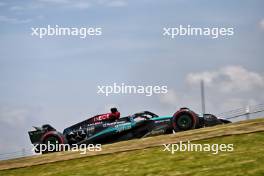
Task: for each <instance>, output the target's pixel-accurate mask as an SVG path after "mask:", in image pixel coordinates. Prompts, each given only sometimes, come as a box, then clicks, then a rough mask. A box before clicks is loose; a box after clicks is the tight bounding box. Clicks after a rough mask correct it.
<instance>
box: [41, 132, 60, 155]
mask: <svg viewBox="0 0 264 176" xmlns="http://www.w3.org/2000/svg"><path fill="white" fill-rule="evenodd" d="M63 143H64V139H63V136H62V134H60V133H52V134H48V135H46V136H44V138H43V142H42V144H44V147H43V148H42V149H41V150H42V153H43V154H45V153H51V152H59V151H60V144H63Z"/></svg>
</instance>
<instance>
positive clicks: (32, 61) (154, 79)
mask: <svg viewBox="0 0 264 176" xmlns="http://www.w3.org/2000/svg"><path fill="white" fill-rule="evenodd" d="M263 8H264V2H263V1H262V0H251V1H248V0H234V1H228V0H222V1H211V0H190V1H183V0H175V1H170V0H163V1H153V0H133V1H132V0H34V1H33V0H24V1H19V0H13V1H8V0H0V153H5V152H12V151H16V150H20V149H21V148H30V141H29V137H28V135H27V131H29V130H30V129H32V128H31V127H32V126H41V125H42V124H46V123H49V124H51V125H52V126H54V127H55V128H56V129H58V130H59V131H63V129H64V128H66V127H68V126H70V125H72V124H74V123H77V122H79V121H81V120H84V119H86V118H88V117H91V116H94V115H96V114H101V113H104V112H108V111H109V108H110V107H112V106H116V107H118V109H119V111H120V112H121V114H122V116H126V115H129V114H133V113H135V112H138V111H142V110H150V111H153V112H155V113H156V114H159V115H172V114H173V113H174V112H175V111H176V110H177V109H179V108H180V107H183V106H186V107H190V108H191V109H193V110H195V111H196V112H197V113H201V105H200V80H201V79H203V80H204V82H205V91H206V93H205V98H206V112H208V113H214V114H217V113H221V112H225V111H229V110H232V109H236V108H241V107H245V106H247V105H249V104H250V105H257V104H261V103H264V91H263V90H264V70H263V66H264V60H263V59H264V58H263V56H264V10H263ZM180 24H181V25H188V24H189V25H193V26H198V27H232V28H234V35H233V36H231V37H223V38H218V39H211V38H208V37H197V36H196V37H195V36H186V37H179V38H177V39H173V40H171V39H168V38H165V37H164V36H163V35H162V33H163V28H164V27H176V26H178V25H180ZM47 25H51V26H54V25H59V26H63V27H101V28H102V31H103V34H102V36H97V37H91V38H90V37H88V38H86V39H80V38H78V37H74V36H64V37H56V36H49V37H45V38H42V39H40V38H38V37H36V36H31V32H32V31H31V28H32V27H33V28H36V27H47ZM114 82H116V83H118V84H121V83H125V84H127V85H167V86H168V90H169V91H168V93H167V94H160V95H153V96H150V97H146V96H144V95H111V96H108V97H106V96H103V95H98V94H97V86H98V85H111V84H113V83H114Z"/></svg>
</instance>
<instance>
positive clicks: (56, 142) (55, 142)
mask: <svg viewBox="0 0 264 176" xmlns="http://www.w3.org/2000/svg"><path fill="white" fill-rule="evenodd" d="M46 141H47V143H48V142H49V143H50V144H53V145H56V144H59V143H60V141H59V139H58V138H57V137H54V136H51V137H49V138H48V139H47V140H46Z"/></svg>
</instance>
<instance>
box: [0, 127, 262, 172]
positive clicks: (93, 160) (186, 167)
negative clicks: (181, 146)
mask: <svg viewBox="0 0 264 176" xmlns="http://www.w3.org/2000/svg"><path fill="white" fill-rule="evenodd" d="M263 139H264V132H254V133H249V134H240V135H231V136H226V137H216V138H212V139H205V140H200V141H195V142H193V143H209V144H234V151H233V152H220V153H219V154H216V155H214V154H212V152H176V153H175V154H171V153H169V152H164V151H163V147H152V148H145V149H140V150H133V151H127V152H117V153H112V154H104V155H98V156H88V157H84V158H78V159H72V160H67V161H58V162H54V163H48V164H41V165H35V166H29V167H24V168H17V169H8V170H2V171H0V175H1V176H5V175H10V176H11V175H19V176H24V175H25V176H36V175H38V176H64V175H65V176H66V175H71V176H83V175H93V176H95V175H115V176H119V175H120V176H127V175H132V176H133V175H135V176H138V175H149V176H150V175H153V176H154V175H155V176H156V175H168V176H169V175H181V176H189V175H190V176H200V175H201V176H211V175H214V176H215V175H216V176H217V175H223V176H226V175H232V176H240V175H241V176H245V175H247V176H251V175H252V176H253V175H254V176H257V175H259V176H262V175H264V167H263V163H264V147H263V146H264V141H263Z"/></svg>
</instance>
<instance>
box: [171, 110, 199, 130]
mask: <svg viewBox="0 0 264 176" xmlns="http://www.w3.org/2000/svg"><path fill="white" fill-rule="evenodd" d="M198 123H199V119H198V115H197V114H195V113H194V112H193V111H191V110H189V109H188V108H181V109H180V110H179V111H177V112H176V113H175V114H174V115H173V118H172V125H173V129H174V131H175V132H177V131H186V130H191V129H194V128H196V127H197V126H198Z"/></svg>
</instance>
